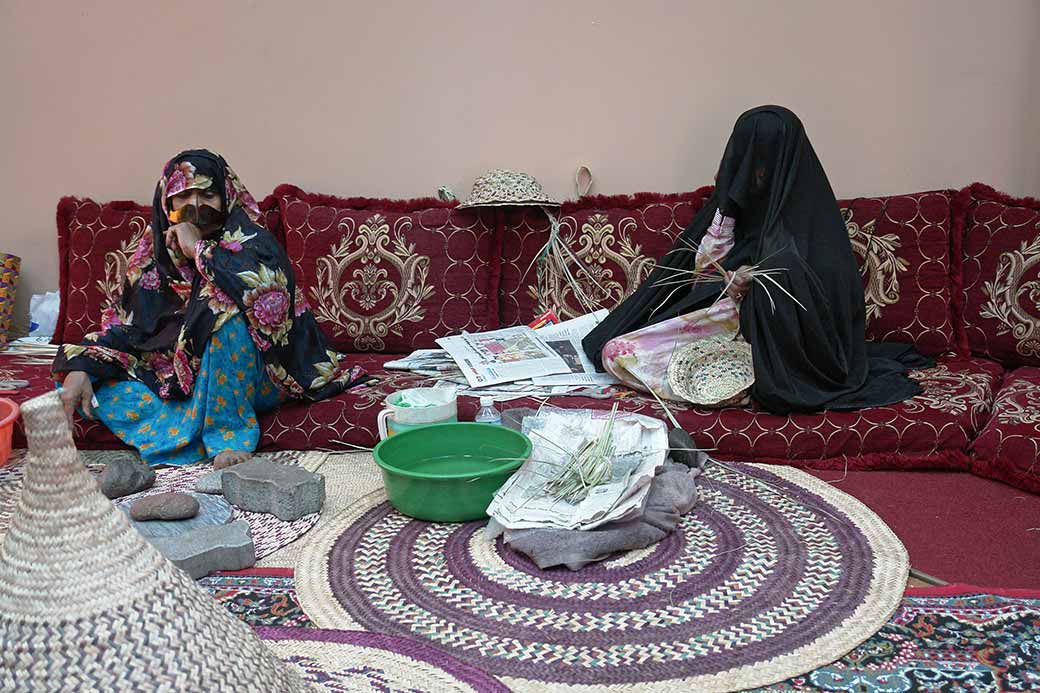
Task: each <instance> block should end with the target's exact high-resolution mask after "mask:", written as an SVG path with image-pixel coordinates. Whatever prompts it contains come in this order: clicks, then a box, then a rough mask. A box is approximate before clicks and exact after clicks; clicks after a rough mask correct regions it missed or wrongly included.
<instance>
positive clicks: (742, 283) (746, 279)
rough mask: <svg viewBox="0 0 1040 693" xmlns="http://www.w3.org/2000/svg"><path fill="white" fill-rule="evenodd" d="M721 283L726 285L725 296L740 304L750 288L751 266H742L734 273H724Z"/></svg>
mask: <svg viewBox="0 0 1040 693" xmlns="http://www.w3.org/2000/svg"><path fill="white" fill-rule="evenodd" d="M722 281H723V282H724V283H725V284H726V295H727V296H729V297H730V298H732V299H733V300H734V301H736V302H737V303H740V301H741V300H743V298H744V294H746V293H747V290H748V289H749V288H751V266H750V265H742V266H740V267H739V268H738V269H737V271H735V272H726V273H725V274H724V275H722Z"/></svg>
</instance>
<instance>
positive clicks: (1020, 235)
mask: <svg viewBox="0 0 1040 693" xmlns="http://www.w3.org/2000/svg"><path fill="white" fill-rule="evenodd" d="M957 203H958V207H959V208H962V209H964V216H963V219H964V222H963V223H964V227H963V235H962V239H963V240H962V243H963V254H964V269H963V272H962V273H963V283H964V292H963V296H962V302H963V311H964V329H965V331H966V338H967V342H968V345H969V346H970V348H971V351H972V352H973V353H976V354H981V355H985V356H988V357H990V358H993V359H996V360H998V361H1000V362H1001V363H1004V364H1005V365H1007V366H1040V200H1036V199H1032V198H1018V199H1016V198H1012V197H1009V196H1007V195H1005V194H1003V193H999V192H997V191H996V190H994V189H993V188H991V187H989V186H986V185H981V184H979V183H976V184H974V185H972V186H970V187H968V188H965V189H964V190H962V191H961V193H960V194H959V195H958V198H957Z"/></svg>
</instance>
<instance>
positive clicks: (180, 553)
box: [151, 520, 256, 579]
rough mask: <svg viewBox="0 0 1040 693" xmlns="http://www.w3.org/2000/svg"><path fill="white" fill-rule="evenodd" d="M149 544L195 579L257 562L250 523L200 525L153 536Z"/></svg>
mask: <svg viewBox="0 0 1040 693" xmlns="http://www.w3.org/2000/svg"><path fill="white" fill-rule="evenodd" d="M151 542H152V545H153V546H155V548H157V549H159V552H160V553H161V554H162V555H164V556H166V557H167V558H168V559H170V561H171V562H172V563H173V564H174V565H175V566H177V567H178V568H180V569H182V570H184V571H185V572H187V573H188V574H189V575H191V576H192V577H193V578H195V579H198V578H200V577H204V576H206V575H209V574H210V573H213V572H216V571H218V570H241V569H242V568H248V567H250V566H251V565H253V564H254V563H256V547H255V546H254V545H253V538H252V537H251V536H250V534H249V523H248V522H246V521H245V520H236V521H235V522H231V523H229V524H226V525H214V526H210V527H199V528H197V529H193V530H191V531H190V532H185V533H183V534H180V535H178V536H176V537H156V538H154V539H152V540H151Z"/></svg>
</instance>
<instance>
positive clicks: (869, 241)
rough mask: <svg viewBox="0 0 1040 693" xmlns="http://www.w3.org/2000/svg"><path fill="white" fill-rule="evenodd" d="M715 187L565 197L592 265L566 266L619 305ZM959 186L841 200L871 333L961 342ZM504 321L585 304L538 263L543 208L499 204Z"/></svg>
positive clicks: (605, 301)
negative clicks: (957, 321) (956, 274)
mask: <svg viewBox="0 0 1040 693" xmlns="http://www.w3.org/2000/svg"><path fill="white" fill-rule="evenodd" d="M711 193H712V188H711V187H704V188H700V189H699V190H697V191H695V192H692V193H681V194H674V195H656V194H652V193H643V194H639V195H633V196H617V197H586V198H581V199H579V200H577V201H575V202H570V203H566V204H564V206H563V208H562V209H561V211H560V237H561V239H562V240H563V241H564V242H565V243H566V244H567V246H568V247H569V248H570V250H571V252H573V254H574V256H575V257H577V258H578V259H579V260H580V261H581V262H582V263H583V265H584V268H585V270H588V274H591V275H592V276H593V277H594V278H595V280H596V281H595V282H594V281H593V280H592V278H590V277H589V276H588V275H586V274H585V273H584V272H582V271H579V270H577V265H576V263H574V262H573V261H572V262H570V263H569V268H570V270H571V272H572V273H574V274H575V276H576V277H577V279H578V281H579V283H580V285H581V286H582V287H583V288H584V290H585V292H586V293H587V294H588V295H589V296H592V297H594V298H596V299H597V300H596V307H602V308H613V307H614V306H616V305H617V304H618V303H619V302H620V301H621V300H622V299H623V298H624V297H626V296H628V295H629V294H630V293H631V292H632V291H634V290H635V288H636V287H637V286H638V285H639V284H640V283H641V282H642V281H643V279H645V278H646V276H647V274H649V272H650V270H651V268H652V267H653V264H654V262H655V261H656V260H657V259H658V258H660V257H661V256H662V255H663V254H664V253H666V252H668V250H669V249H670V248H671V246H672V244H673V243H674V241H675V238H676V237H677V236H678V235H679V234H680V233H681V232H682V230H683V229H684V228H685V227H686V226H687V225H688V224H689V223H690V221H692V220H693V217H694V215H695V214H696V213H697V211H698V210H700V208H701V207H702V206H703V205H704V203H705V201H706V200H707V199H708V197H710V195H711ZM953 196H954V191H950V190H937V191H931V192H922V193H914V194H911V195H893V196H889V197H872V198H855V199H849V200H840V201H839V205H840V206H841V209H842V214H843V216H844V218H845V222H846V226H847V228H848V232H849V239H850V241H851V242H852V247H853V251H854V252H855V254H856V259H857V260H858V261H859V263H860V269H861V273H862V275H863V285H864V290H865V293H866V302H867V338H868V339H871V340H874V341H901V342H910V343H913V344H916V345H917V347H918V348H919V349H920V350H921V351H923V352H924V353H927V354H942V353H946V352H950V351H954V350H955V349H956V347H957V338H956V334H957V331H956V330H955V327H954V321H953V314H952V311H951V309H950V303H951V302H952V297H953V293H954V282H953V279H952V271H953V267H954V265H955V264H956V263H954V262H953V261H952V259H951V243H950V238H951V227H952V220H951V211H950V210H951V202H952V199H953ZM502 225H503V231H502V233H503V242H502V270H501V273H502V278H501V283H500V294H499V306H500V313H499V315H500V318H501V323H502V325H504V326H505V325H513V324H520V323H526V322H528V321H530V320H531V319H532V318H533V317H534V316H536V315H538V314H539V313H541V312H542V311H544V310H546V309H553V310H555V311H556V312H557V314H558V315H559V316H560V317H561V318H566V317H573V316H574V315H577V314H578V313H580V312H581V311H582V306H581V302H580V301H579V300H577V298H576V297H575V296H574V295H573V292H572V289H571V288H570V286H569V284H568V282H567V281H566V279H565V277H564V276H563V275H562V273H561V272H559V271H557V270H555V269H554V268H550V267H549V266H548V265H547V264H545V263H539V262H535V263H534V266H532V261H534V260H535V258H536V256H537V254H538V252H539V251H540V250H541V249H542V248H543V247H544V245H545V243H546V241H548V239H549V228H550V227H549V222H548V219H547V218H546V216H545V214H544V212H542V211H541V210H540V209H531V208H521V207H512V208H505V210H504V211H503V224H502Z"/></svg>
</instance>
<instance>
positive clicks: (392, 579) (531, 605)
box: [296, 464, 909, 691]
mask: <svg viewBox="0 0 1040 693" xmlns="http://www.w3.org/2000/svg"><path fill="white" fill-rule="evenodd" d="M733 467H734V469H735V470H738V471H734V470H731V469H726V468H724V467H722V466H720V465H715V464H712V465H709V467H708V469H707V470H706V471H705V473H704V474H703V475H702V476H701V477H700V478H699V479H698V485H699V491H700V500H699V502H698V505H697V506H696V507H695V508H694V510H693V511H691V512H690V513H689V514H688V515H687V516H685V517H684V518H683V520H682V522H681V523H680V525H679V527H678V529H677V530H676V531H675V532H673V533H672V534H671V535H669V537H668V538H666V539H665V540H664V541H662V542H660V543H658V544H656V545H654V546H652V547H649V548H647V549H644V550H641V551H636V552H630V553H628V554H625V555H623V556H620V557H618V558H615V559H612V560H609V561H606V562H604V563H601V564H599V565H596V566H590V567H588V568H586V569H584V570H582V571H578V572H571V571H569V570H566V569H552V570H540V569H538V568H537V567H536V566H535V565H534V564H533V563H532V562H531V561H529V560H527V559H526V557H524V556H522V555H520V554H517V553H515V552H513V551H511V550H510V549H509V548H508V547H505V546H504V545H503V544H502V543H501V541H495V542H491V541H488V540H487V539H486V538H485V537H484V535H483V533H482V531H481V529H482V527H483V525H484V523H483V522H471V523H467V524H455V525H451V524H434V523H427V522H421V521H418V520H413V519H411V518H408V517H405V516H404V515H401V514H400V513H398V512H397V511H395V510H394V509H393V508H392V507H391V506H390V504H389V503H388V502H387V501H386V496H385V493H384V492H383V491H382V490H378V491H375V492H370V493H368V494H367V495H365V496H363V497H361V498H360V500H358V501H357V502H356V503H354V504H353V505H351V506H350V507H348V508H347V509H345V510H343V511H342V512H341V513H339V514H338V515H336V516H335V517H333V518H330V520H329V521H328V522H323V523H322V525H320V526H319V527H318V528H317V529H316V530H315V531H314V532H312V533H311V535H310V536H309V538H308V540H307V541H306V543H305V546H304V548H303V550H302V551H301V553H300V556H299V558H298V561H297V564H296V580H297V589H298V593H299V599H300V603H301V605H302V607H303V608H304V610H305V611H306V613H307V615H308V616H309V617H310V618H311V619H312V620H313V621H314V622H315V623H316V624H317V625H318V626H320V627H323V628H339V629H351V630H365V631H372V632H380V633H384V634H387V635H393V636H398V637H409V638H413V639H419V640H421V641H423V642H425V643H427V644H428V645H429V646H431V647H433V648H436V649H438V650H441V651H442V652H445V653H450V654H451V655H452V656H454V657H455V658H457V659H460V660H461V661H463V662H466V663H468V664H470V665H472V666H475V667H477V668H478V669H480V670H482V671H485V672H487V673H489V674H492V675H494V676H497V677H498V678H500V679H501V680H502V681H503V682H504V683H506V684H507V685H508V686H509V687H510V688H512V689H513V690H519V691H538V690H545V689H546V687H547V686H552V688H553V689H554V690H561V689H573V690H588V691H592V690H597V689H603V688H604V687H609V690H610V691H653V690H733V689H742V688H753V687H756V686H763V685H766V684H769V683H773V682H776V681H780V680H783V679H786V678H789V677H791V676H795V675H798V674H801V673H804V672H806V671H809V670H812V669H814V668H816V667H818V666H821V665H824V664H827V663H829V662H832V661H834V660H836V659H839V658H840V657H841V656H842V655H844V654H845V653H846V652H848V651H849V650H851V649H852V648H853V647H855V646H856V645H858V644H859V643H861V642H862V641H863V640H865V639H867V638H868V637H870V636H871V635H873V634H874V633H875V632H877V630H878V629H879V628H881V626H882V625H884V623H885V622H886V621H887V620H888V618H889V617H890V616H891V615H892V613H893V612H894V611H895V609H896V608H897V606H898V605H899V601H900V598H901V597H902V594H903V590H904V587H905V584H906V578H907V573H908V570H909V565H908V558H907V553H906V550H905V549H904V548H903V545H902V544H901V543H900V542H899V540H898V539H897V538H896V536H895V535H894V534H893V533H892V531H891V530H890V529H889V528H888V527H887V526H886V525H885V524H884V523H883V522H882V521H881V519H880V518H878V517H877V516H876V515H875V514H874V513H873V512H871V511H870V510H869V509H868V508H866V507H865V506H864V505H862V504H861V503H860V502H859V501H857V500H856V499H854V498H852V497H851V496H848V495H846V494H844V493H842V492H841V491H838V490H836V489H834V488H833V487H831V486H829V485H828V484H826V483H824V482H821V481H819V480H817V479H815V478H813V477H811V476H809V475H808V474H805V473H803V472H800V471H798V470H795V469H790V468H785V467H765V466H759V465H747V464H744V465H733Z"/></svg>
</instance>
